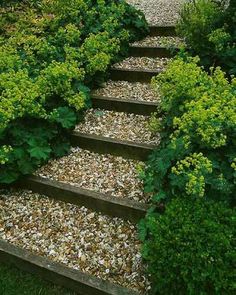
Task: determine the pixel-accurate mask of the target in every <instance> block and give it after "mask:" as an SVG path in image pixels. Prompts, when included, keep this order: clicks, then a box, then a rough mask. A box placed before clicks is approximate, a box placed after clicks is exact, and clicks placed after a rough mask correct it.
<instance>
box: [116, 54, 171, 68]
mask: <svg viewBox="0 0 236 295" xmlns="http://www.w3.org/2000/svg"><path fill="white" fill-rule="evenodd" d="M169 61H171V59H170V58H159V57H156V58H151V57H128V58H126V59H124V60H123V61H121V62H119V63H116V64H114V65H113V68H115V69H138V70H139V69H142V70H154V71H157V70H164V69H165V67H166V65H167V64H168V62H169Z"/></svg>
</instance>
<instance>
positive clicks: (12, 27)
mask: <svg viewBox="0 0 236 295" xmlns="http://www.w3.org/2000/svg"><path fill="white" fill-rule="evenodd" d="M0 15H1V17H0V33H1V36H0V183H11V182H13V181H15V180H16V179H17V178H18V177H19V176H21V175H25V174H29V173H32V172H33V171H34V170H35V169H36V168H37V167H38V166H39V165H41V164H42V163H44V162H45V161H47V160H48V159H49V158H50V157H54V156H61V155H63V154H64V153H65V152H66V151H67V150H68V148H69V141H68V136H67V134H68V132H69V131H70V129H72V128H74V126H75V124H76V123H77V122H78V120H79V119H80V118H81V115H82V111H83V110H84V109H85V108H87V107H88V106H89V105H90V100H89V90H90V89H89V88H90V87H91V86H93V85H94V84H97V83H99V82H100V81H101V79H102V78H103V76H104V74H105V73H106V71H107V69H108V68H109V66H110V64H111V63H112V62H115V61H117V60H118V59H119V57H120V56H121V55H123V54H125V52H126V51H127V48H128V44H129V42H131V41H134V40H136V39H139V38H140V37H141V36H142V35H143V34H145V33H146V32H147V30H148V29H147V24H146V22H145V19H144V16H143V14H142V13H141V12H138V11H137V10H136V9H135V8H133V7H131V6H129V5H128V4H127V3H126V2H125V1H123V0H121V1H113V0H70V1H64V0H50V1H48V0H35V1H30V0H23V1H13V0H12V1H9V0H8V1H5V0H3V1H1V4H0Z"/></svg>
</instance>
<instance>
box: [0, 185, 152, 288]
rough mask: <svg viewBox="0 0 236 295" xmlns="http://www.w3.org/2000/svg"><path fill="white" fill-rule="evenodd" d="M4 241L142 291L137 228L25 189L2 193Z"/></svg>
mask: <svg viewBox="0 0 236 295" xmlns="http://www.w3.org/2000/svg"><path fill="white" fill-rule="evenodd" d="M0 202H1V213H0V214H1V219H0V238H2V239H4V240H5V241H8V242H10V243H12V244H14V245H17V246H20V247H21V248H24V249H27V250H30V251H32V252H33V253H35V254H38V255H40V256H45V257H48V258H50V259H51V260H53V261H56V262H60V263H63V264H65V265H67V266H68V267H70V268H72V269H79V270H81V271H83V272H85V273H89V274H92V275H95V276H96V277H98V278H102V279H105V280H108V281H110V282H113V283H116V284H119V285H121V286H124V287H128V288H130V289H133V290H137V291H139V292H141V293H143V292H144V291H145V290H146V289H147V288H148V287H149V282H148V280H147V277H145V275H144V269H143V265H142V261H141V255H140V242H139V240H138V237H137V231H136V227H135V225H134V224H132V223H130V222H128V221H124V220H122V219H120V218H112V217H109V216H106V215H101V214H99V213H96V212H93V211H91V210H88V209H86V208H85V207H78V206H75V205H72V204H65V203H63V202H56V201H52V200H51V199H49V198H47V197H45V196H42V195H39V194H35V193H32V192H30V191H26V190H14V191H13V190H11V191H0Z"/></svg>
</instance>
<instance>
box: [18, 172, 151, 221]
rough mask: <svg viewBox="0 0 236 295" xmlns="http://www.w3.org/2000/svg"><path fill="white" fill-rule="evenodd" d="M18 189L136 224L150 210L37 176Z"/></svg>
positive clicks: (140, 205)
mask: <svg viewBox="0 0 236 295" xmlns="http://www.w3.org/2000/svg"><path fill="white" fill-rule="evenodd" d="M16 187H17V188H21V189H29V190H31V191H33V192H35V193H38V194H43V195H46V196H48V197H50V198H53V199H55V200H59V201H63V202H66V203H71V204H75V205H78V206H84V207H86V208H89V209H91V210H93V211H96V212H101V213H102V214H105V215H109V216H112V217H120V218H123V219H125V220H130V221H133V222H135V223H136V222H138V221H139V220H140V219H141V218H143V217H144V216H145V214H146V211H147V208H148V205H146V204H141V203H138V202H135V201H132V200H129V199H120V198H117V197H113V196H109V195H105V194H102V193H97V192H94V191H90V190H86V189H81V188H79V187H75V186H72V185H70V184H65V183H61V182H58V181H52V180H48V179H44V178H41V177H37V176H32V177H29V178H25V179H23V180H21V181H19V182H18V183H17V184H16Z"/></svg>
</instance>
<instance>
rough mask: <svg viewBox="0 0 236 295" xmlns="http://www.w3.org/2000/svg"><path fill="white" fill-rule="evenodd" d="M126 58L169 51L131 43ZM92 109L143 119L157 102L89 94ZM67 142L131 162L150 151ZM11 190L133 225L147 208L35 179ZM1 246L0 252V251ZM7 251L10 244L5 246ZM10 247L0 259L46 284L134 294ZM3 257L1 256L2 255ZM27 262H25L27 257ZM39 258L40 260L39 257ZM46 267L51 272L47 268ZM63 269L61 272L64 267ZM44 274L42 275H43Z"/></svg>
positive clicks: (137, 77) (121, 76) (154, 32)
mask: <svg viewBox="0 0 236 295" xmlns="http://www.w3.org/2000/svg"><path fill="white" fill-rule="evenodd" d="M150 35H151V36H175V28H174V27H155V26H153V27H150ZM130 55H131V56H134V57H142V56H145V57H152V58H153V57H154V58H156V57H165V58H166V57H167V58H169V57H171V56H172V53H171V52H170V51H169V50H168V49H167V48H165V47H161V46H159V47H152V46H142V47H140V46H137V45H133V46H132V45H131V47H130ZM159 73H160V70H149V69H145V68H143V69H128V70H127V69H117V68H112V69H111V75H110V79H111V80H114V81H117V80H125V81H128V82H131V83H132V82H145V83H150V80H151V78H152V77H153V76H155V75H157V74H159ZM92 104H93V108H96V109H97V108H99V109H104V110H109V111H115V112H126V113H134V114H136V115H146V116H149V115H150V114H151V113H152V112H154V111H155V110H156V107H157V102H150V101H145V100H137V99H135V100H134V99H133V98H132V97H130V98H129V99H122V98H115V97H107V96H102V95H95V94H93V95H92ZM71 141H72V145H73V146H79V147H81V148H82V149H86V150H90V151H93V152H96V153H102V154H113V155H116V156H122V157H124V158H130V159H137V160H141V161H145V160H146V159H147V157H148V155H149V154H150V153H151V151H152V150H153V149H154V148H155V145H153V144H147V143H138V142H132V141H127V140H121V139H118V138H115V137H105V136H100V135H94V134H85V133H81V132H78V131H74V132H73V133H72V134H71ZM17 186H18V187H19V188H23V189H30V190H32V191H33V192H36V193H40V194H43V195H47V196H49V197H51V198H54V199H57V200H60V201H63V202H68V203H73V204H76V205H79V206H85V207H87V208H89V209H92V210H94V211H98V212H101V213H102V214H107V215H111V216H114V217H121V218H123V219H127V220H131V221H132V222H138V221H139V220H140V218H142V217H144V216H145V213H146V211H147V209H148V204H145V203H140V202H137V201H133V200H130V199H128V198H127V199H125V198H117V197H114V196H110V195H109V196H107V195H106V194H104V193H100V192H95V191H92V190H87V189H84V188H79V187H75V186H73V185H70V184H65V183H61V182H58V181H55V180H49V179H45V178H42V177H38V176H31V177H28V178H26V179H24V180H22V181H20V182H19V183H18V184H17ZM4 247H5V251H6V252H5V254H4V250H1V249H3V248H4ZM11 247H12V246H11ZM11 247H7V246H4V245H1V243H0V259H1V258H2V259H4V257H5V259H9V258H11V257H15V258H17V260H18V262H19V263H20V264H22V265H26V266H25V269H28V270H29V269H30V270H31V269H32V270H33V271H36V272H38V273H40V274H42V273H43V272H44V271H45V273H46V274H47V275H48V274H49V276H51V277H52V279H51V280H52V281H55V282H60V279H61V278H63V279H62V280H61V283H62V284H63V285H64V286H65V287H69V288H72V289H74V290H76V291H77V292H81V293H79V294H114V295H115V294H117V295H118V294H137V293H136V292H133V291H131V290H128V289H125V288H123V287H119V286H116V285H115V284H112V283H109V282H108V287H107V286H105V285H103V284H102V283H99V282H100V281H101V280H100V281H99V279H97V278H96V279H95V281H93V279H92V276H91V277H90V276H85V277H83V278H82V279H81V277H80V275H81V274H80V275H79V272H78V273H77V274H78V275H77V276H76V272H70V271H65V270H64V269H62V267H61V266H60V269H59V270H58V268H57V265H56V264H55V263H54V264H52V263H51V262H49V261H48V260H47V259H46V258H45V259H44V260H45V261H46V262H47V263H46V262H41V261H40V263H39V262H38V261H37V259H36V258H34V259H33V258H32V255H31V256H27V255H25V254H24V253H23V252H21V251H18V252H17V251H16V250H15V249H14V247H13V248H11ZM4 255H5V256H4ZM28 258H30V259H28ZM40 259H41V258H40ZM50 267H51V269H50ZM65 269H66V268H65ZM47 275H46V276H47Z"/></svg>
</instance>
